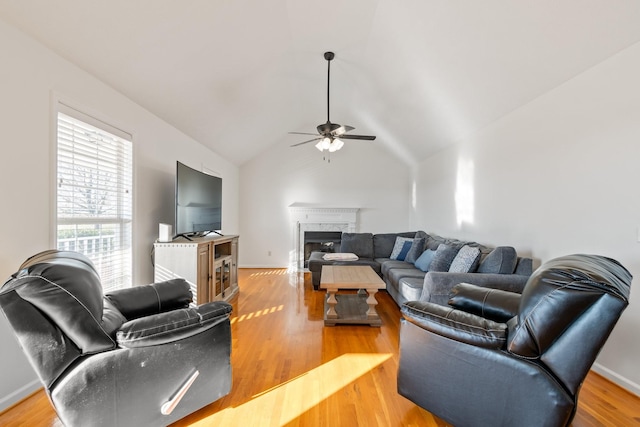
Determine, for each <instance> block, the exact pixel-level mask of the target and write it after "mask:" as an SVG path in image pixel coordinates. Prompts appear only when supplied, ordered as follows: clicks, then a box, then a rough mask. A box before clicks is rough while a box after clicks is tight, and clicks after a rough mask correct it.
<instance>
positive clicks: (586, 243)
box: [412, 44, 640, 394]
mask: <svg viewBox="0 0 640 427" xmlns="http://www.w3.org/2000/svg"><path fill="white" fill-rule="evenodd" d="M639 75H640V44H636V45H634V46H632V47H631V48H628V49H626V50H624V51H622V52H620V53H619V54H617V55H615V56H613V57H611V58H610V59H608V60H606V61H604V62H603V63H601V64H599V65H597V66H595V67H594V68H592V69H590V70H588V71H586V72H584V73H583V74H581V75H578V76H577V77H575V78H573V79H571V80H570V81H568V82H566V83H565V84H563V85H561V86H560V87H558V88H556V89H555V90H553V91H551V92H549V93H547V94H545V95H544V96H542V97H540V98H538V99H536V100H535V101H533V102H531V103H530V104H528V105H525V106H523V107H521V108H519V109H518V110H516V111H514V112H513V113H512V114H510V115H508V116H506V117H504V118H502V119H501V120H499V121H497V122H495V123H493V124H492V125H491V126H489V127H488V128H486V129H485V130H484V131H482V132H480V133H479V134H477V135H475V136H474V137H472V138H469V139H467V140H464V141H462V142H461V143H460V144H459V145H458V146H456V147H454V148H451V149H448V150H446V151H443V152H441V153H439V154H437V155H435V156H433V157H431V158H429V159H427V160H426V161H423V162H422V163H420V165H419V167H418V169H417V171H416V173H415V180H416V184H415V185H416V195H417V200H416V204H415V208H414V211H413V212H414V213H413V217H412V223H413V225H414V226H415V227H414V228H423V229H425V230H426V231H429V230H431V231H435V232H438V233H439V234H442V235H444V236H455V237H461V238H468V239H473V240H477V241H479V242H482V243H487V244H491V245H498V244H505V245H513V246H515V247H516V248H517V249H519V251H520V252H522V253H523V254H526V255H532V256H533V257H535V258H537V259H538V260H539V261H541V262H544V261H547V260H549V259H551V258H554V257H557V256H562V255H566V254H571V253H595V254H601V255H606V256H609V257H612V258H615V259H617V260H618V261H620V262H621V263H622V264H623V265H624V266H626V267H627V268H628V269H629V270H630V272H631V273H632V274H633V275H634V276H635V277H636V278H640V243H638V240H639V239H640V235H639V227H640V196H639V194H640V192H639V189H638V188H639V185H640V167H639V164H638V162H640V85H639V84H638V76H639ZM465 171H467V172H465ZM459 176H460V177H461V178H460V179H459ZM464 176H468V177H469V178H470V179H466V180H465V179H464V178H463V177H464ZM464 182H467V183H470V184H471V188H472V191H469V189H467V190H464V188H465V187H464V185H462V184H463V183H464ZM471 193H472V197H469V194H471ZM456 194H458V195H461V196H462V195H466V202H464V203H463V202H462V199H463V197H460V200H459V201H458V203H456ZM459 212H461V213H465V212H466V213H467V220H466V221H460V222H459V221H458V218H459V215H458V213H459ZM463 217H464V215H463ZM461 219H462V218H461ZM635 282H637V280H636V281H635ZM637 286H638V285H637V284H636V283H634V286H632V288H635V287H637ZM638 330H640V291H639V290H638V289H632V292H631V304H630V305H629V307H628V308H627V310H626V311H625V313H624V314H623V316H622V318H621V320H620V322H619V323H618V325H617V326H616V328H615V330H614V331H613V334H612V336H611V337H610V339H609V340H608V342H607V344H606V345H605V347H604V349H603V351H602V353H601V354H600V357H599V358H598V361H597V365H596V369H597V370H599V371H600V372H601V373H603V374H605V375H606V376H608V377H609V378H611V379H613V380H614V381H617V382H618V383H620V384H621V385H622V386H624V387H626V388H628V389H630V390H632V391H634V392H635V393H637V394H638V393H640V386H639V384H640V365H639V364H638V360H640V340H639V339H638V332H637V331H638Z"/></svg>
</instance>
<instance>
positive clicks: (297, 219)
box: [289, 203, 358, 270]
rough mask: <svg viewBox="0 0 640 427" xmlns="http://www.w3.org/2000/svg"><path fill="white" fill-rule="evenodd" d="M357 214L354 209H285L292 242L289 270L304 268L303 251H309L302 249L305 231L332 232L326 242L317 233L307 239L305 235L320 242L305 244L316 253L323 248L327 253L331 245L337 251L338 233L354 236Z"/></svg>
mask: <svg viewBox="0 0 640 427" xmlns="http://www.w3.org/2000/svg"><path fill="white" fill-rule="evenodd" d="M357 212H358V208H319V207H311V206H305V205H301V204H295V203H294V204H293V205H291V206H289V214H290V216H291V240H292V244H291V246H292V251H291V254H292V256H291V261H290V262H291V267H293V268H296V269H297V270H303V269H304V268H305V267H306V265H305V264H306V263H305V261H306V260H307V259H309V256H308V254H306V253H305V252H306V251H307V250H308V249H309V248H308V247H307V248H305V246H307V245H306V244H305V243H306V242H305V235H306V234H307V233H309V232H313V233H319V232H321V233H327V232H332V233H335V234H333V236H330V238H329V239H327V240H325V239H326V236H322V235H321V234H316V235H315V236H321V237H318V238H316V237H310V236H307V238H311V239H314V240H320V241H319V242H318V241H316V242H309V243H310V246H311V247H320V250H322V249H325V250H327V251H328V250H329V249H330V247H331V246H333V250H335V251H337V250H338V247H339V243H338V242H339V241H340V240H341V237H342V233H343V232H348V233H354V232H355V231H356V223H357ZM336 236H337V238H336ZM331 243H333V245H331ZM314 244H315V245H314ZM312 250H316V249H312ZM310 252H311V251H309V253H310Z"/></svg>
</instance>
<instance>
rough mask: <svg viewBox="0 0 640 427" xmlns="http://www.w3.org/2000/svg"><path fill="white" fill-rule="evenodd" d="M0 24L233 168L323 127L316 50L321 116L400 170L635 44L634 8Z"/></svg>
mask: <svg viewBox="0 0 640 427" xmlns="http://www.w3.org/2000/svg"><path fill="white" fill-rule="evenodd" d="M0 19H4V20H5V21H7V22H8V23H10V24H12V25H15V26H16V27H18V28H19V29H21V30H22V31H24V32H25V33H27V34H29V35H31V36H32V37H34V38H36V39H37V40H39V41H40V42H42V43H43V44H45V45H46V46H48V47H49V48H51V49H52V50H54V51H55V52H57V53H58V54H60V55H61V56H63V57H64V58H66V59H68V60H69V61H71V62H73V63H75V64H76V65H78V66H79V67H81V68H83V69H84V70H86V71H88V72H89V73H91V74H93V75H95V76H96V77H98V78H99V79H100V80H102V81H104V82H106V83H107V84H109V85H110V86H112V87H113V88H115V89H117V90H118V91H120V92H121V93H123V94H125V95H126V96H127V97H129V98H130V99H132V100H134V101H135V102H136V103H138V104H140V105H141V106H143V107H144V108H146V109H148V110H149V111H151V112H153V113H154V114H156V115H157V116H159V117H160V118H162V119H163V120H165V121H166V122H168V123H170V124H172V125H174V126H175V127H176V128H178V129H180V130H181V131H182V132H184V133H185V134H187V135H190V136H191V137H192V138H194V139H196V140H198V141H199V142H201V143H203V144H205V145H207V146H209V147H210V148H211V149H212V150H213V151H215V152H217V153H218V154H220V155H222V156H223V157H225V158H227V159H228V160H230V161H231V162H233V163H235V164H237V165H242V164H243V163H244V162H247V161H248V160H250V159H252V158H253V157H254V156H257V155H259V154H260V153H261V152H262V151H264V150H267V149H268V148H269V147H270V146H272V145H273V144H289V145H290V144H294V143H296V142H299V141H300V140H301V139H300V136H295V135H288V134H287V132H289V131H298V132H313V131H314V130H315V127H316V126H317V125H318V124H320V123H323V122H325V121H326V84H327V82H326V73H327V69H326V61H325V60H324V58H323V53H324V52H325V51H328V50H331V51H333V52H335V53H336V58H335V60H334V61H333V62H332V63H331V120H332V121H333V122H337V123H341V124H348V125H351V126H354V127H355V128H356V130H355V131H353V133H358V134H375V135H377V136H378V139H377V140H376V141H375V142H363V141H353V142H349V143H357V144H372V143H374V144H384V145H386V146H388V147H389V149H390V150H392V151H393V152H394V153H397V155H398V156H399V157H400V158H401V159H402V160H404V161H406V162H407V163H408V164H412V163H415V161H416V160H422V159H424V158H426V157H427V156H429V155H430V154H432V153H434V152H436V151H438V150H440V149H442V148H444V147H446V146H447V145H448V144H452V143H455V142H456V141H458V140H460V139H462V138H464V137H465V136H468V135H472V134H473V133H474V132H477V131H478V130H480V129H482V128H484V127H486V126H488V125H489V124H491V123H492V122H494V121H495V120H497V119H499V118H500V117H502V116H504V115H506V114H508V113H509V112H511V111H513V110H515V109H517V108H519V107H521V106H523V105H525V104H527V103H528V102H530V101H532V100H533V99H535V98H537V97H539V96H541V95H542V94H544V93H545V92H547V91H549V90H552V89H553V88H555V87H557V86H559V85H561V84H562V83H563V82H565V81H567V80H569V79H571V78H573V77H574V76H576V75H578V74H580V73H581V72H583V71H585V70H587V69H589V68H590V67H592V66H594V65H595V64H598V63H599V62H601V61H603V60H605V59H607V58H608V57H610V56H611V55H614V54H615V53H616V52H618V51H620V50H623V49H625V48H627V47H629V46H630V45H632V44H634V43H637V42H638V41H639V40H640V2H638V1H637V0H562V1H557V0H523V1H512V0H483V1H477V0H402V1H398V0H395V1H394V0H377V1H375V0H349V1H345V0H322V1H312V0H269V1H262V0H184V1H176V0H109V1H97V0H56V1H51V0H21V1H17V0H0ZM303 138H304V137H303ZM291 149H292V150H293V149H298V150H315V148H313V145H312V144H306V145H303V146H301V147H297V148H291Z"/></svg>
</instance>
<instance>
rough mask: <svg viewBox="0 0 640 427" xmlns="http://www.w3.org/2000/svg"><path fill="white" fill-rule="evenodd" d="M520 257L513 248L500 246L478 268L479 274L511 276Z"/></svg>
mask: <svg viewBox="0 0 640 427" xmlns="http://www.w3.org/2000/svg"><path fill="white" fill-rule="evenodd" d="M517 262H518V255H517V254H516V250H515V249H514V248H512V247H511V246H498V247H497V248H495V249H494V250H492V251H491V253H490V254H489V255H487V257H486V258H485V259H484V260H483V261H482V262H481V263H480V265H479V266H478V273H494V274H511V273H513V271H514V270H515V269H516V263H517Z"/></svg>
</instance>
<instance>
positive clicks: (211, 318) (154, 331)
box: [116, 301, 232, 348]
mask: <svg viewBox="0 0 640 427" xmlns="http://www.w3.org/2000/svg"><path fill="white" fill-rule="evenodd" d="M231 310H232V307H231V304H229V303H226V302H222V301H214V302H209V303H206V304H202V305H200V306H198V307H190V308H183V309H180V310H173V311H169V312H165V313H159V314H154V315H151V316H147V317H141V318H138V319H134V320H131V321H129V322H126V323H125V324H123V325H122V327H121V328H120V329H119V330H118V332H117V333H116V341H117V342H118V345H119V346H120V347H124V348H138V347H148V346H152V345H160V344H166V343H169V342H173V341H177V340H181V339H184V338H188V337H190V336H193V335H196V334H199V333H200V332H203V331H205V330H207V329H209V328H211V327H213V326H215V325H217V324H219V323H221V322H223V321H225V320H227V319H229V315H230V314H231Z"/></svg>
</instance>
